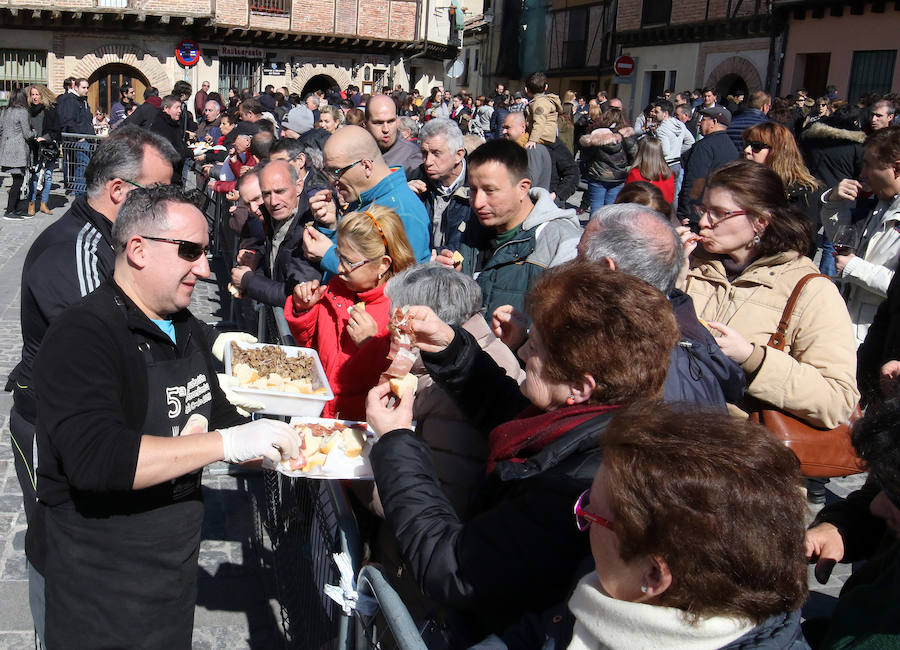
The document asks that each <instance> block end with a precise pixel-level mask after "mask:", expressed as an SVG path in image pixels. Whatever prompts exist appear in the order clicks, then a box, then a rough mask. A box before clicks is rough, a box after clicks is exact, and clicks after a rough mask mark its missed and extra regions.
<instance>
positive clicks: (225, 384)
mask: <svg viewBox="0 0 900 650" xmlns="http://www.w3.org/2000/svg"><path fill="white" fill-rule="evenodd" d="M223 336H224V335H223ZM216 379H218V380H219V388H221V389H222V392H223V393H225V399H227V400H228V401H229V402H231V403H232V404H233V405H234V407H235V408H237V410H238V413H240V414H241V415H250V414H251V413H255V412H257V411H262V410H263V409H264V408H266V405H265V404H263V403H262V402H260V401H259V400H255V399H253V398H252V397H246V396H244V395H238V394H237V393H235V392H234V391H233V390H231V389H232V388H233V387H235V386H239V385H240V384H238V380H237V377H232V376H231V375H223V374H217V375H216Z"/></svg>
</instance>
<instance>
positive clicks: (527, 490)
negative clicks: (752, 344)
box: [370, 328, 612, 647]
mask: <svg viewBox="0 0 900 650" xmlns="http://www.w3.org/2000/svg"><path fill="white" fill-rule="evenodd" d="M454 329H455V332H456V336H455V338H454V340H453V342H452V343H451V344H450V346H448V347H447V349H445V350H444V351H443V352H441V353H438V354H427V353H422V360H423V361H424V362H425V365H426V367H427V369H428V371H429V374H430V375H431V376H432V378H433V379H434V380H435V382H437V383H438V384H440V385H441V387H442V388H444V389H445V390H447V392H448V393H449V394H450V395H451V396H452V398H453V399H454V401H456V402H457V404H459V406H460V407H461V408H462V411H463V412H464V413H465V414H466V415H468V416H469V418H470V420H471V421H472V422H473V424H475V426H476V427H477V428H478V429H479V430H481V431H482V432H483V433H484V434H485V435H487V434H488V432H489V431H490V430H491V429H493V428H494V427H495V426H496V425H498V424H501V423H503V422H506V421H508V420H510V419H512V418H513V417H515V416H516V415H518V414H519V413H521V411H522V409H523V408H524V407H525V406H527V405H528V404H529V403H528V400H527V399H525V397H524V396H522V394H521V392H520V391H519V388H518V384H517V383H516V382H515V380H513V379H511V378H509V377H507V376H506V374H505V373H504V371H503V370H502V369H501V368H499V367H498V366H497V364H496V363H495V362H494V361H493V359H491V358H490V356H489V355H488V354H486V353H485V352H483V351H482V350H481V349H480V348H479V346H478V344H477V342H476V341H475V339H474V338H472V336H471V335H470V334H469V333H468V332H465V331H464V330H462V329H461V328H454ZM611 417H612V414H611V413H608V414H603V415H601V416H599V417H597V418H594V419H592V420H590V421H589V422H587V423H585V424H584V425H579V426H576V427H574V428H573V429H572V430H570V431H569V432H568V433H565V434H563V435H562V436H560V437H559V438H557V439H556V440H554V441H553V442H551V443H550V444H548V445H547V446H545V447H544V448H543V449H542V450H540V451H539V452H538V453H536V454H534V455H533V456H531V457H530V458H528V459H527V461H526V462H523V463H520V462H512V461H501V462H499V463H498V464H497V466H496V468H495V470H494V471H493V472H492V473H491V474H490V475H489V476H488V478H487V481H486V483H485V485H484V486H483V488H482V490H481V491H480V498H479V501H478V502H476V503H475V504H474V505H473V508H472V510H471V511H470V513H471V515H470V518H469V519H468V520H467V521H465V522H464V521H461V520H460V519H459V517H458V516H457V514H456V512H455V511H454V509H453V507H452V505H451V504H450V502H449V500H448V499H447V497H446V496H445V495H444V492H443V490H442V489H441V486H440V483H439V482H438V480H437V478H436V477H437V473H436V472H435V470H434V466H433V465H432V462H431V457H430V451H429V448H428V445H427V444H426V443H425V442H424V441H423V440H421V439H420V438H418V437H416V436H415V435H414V434H413V433H412V432H411V431H408V430H404V429H398V430H395V431H391V432H389V433H387V434H386V435H384V436H382V437H381V439H380V440H379V441H378V442H377V444H376V445H375V446H374V448H373V450H372V454H371V457H370V458H371V461H372V467H373V469H374V473H375V482H376V484H377V486H378V493H379V495H380V497H381V502H382V505H383V506H384V513H385V519H386V521H387V523H388V525H389V526H390V528H391V531H392V532H393V533H394V535H395V536H396V537H397V539H398V541H399V543H400V548H401V550H402V552H403V556H404V558H405V560H406V562H407V564H408V565H409V566H410V567H411V569H412V574H413V576H414V577H415V579H416V581H417V582H418V584H419V586H420V587H421V588H422V590H423V591H424V593H425V594H426V595H427V596H428V597H429V598H431V599H433V600H435V601H437V602H438V603H440V604H442V605H444V606H446V607H449V608H452V609H453V610H455V611H454V612H453V616H448V619H452V620H454V621H455V625H456V629H454V630H452V631H451V636H452V637H453V638H454V641H453V643H452V645H453V646H454V647H463V645H462V644H463V643H471V642H474V641H477V640H478V639H479V638H482V637H483V636H484V635H485V634H487V633H489V632H500V631H502V630H503V629H504V628H505V627H506V626H507V625H509V624H511V623H512V622H514V621H516V620H518V618H519V617H520V616H521V615H522V614H523V613H525V612H528V611H537V612H540V611H542V610H543V609H545V608H547V607H550V606H552V605H553V604H555V603H557V602H559V601H562V600H563V598H564V597H565V596H566V594H567V592H568V590H569V588H570V585H571V584H572V582H573V581H574V579H575V573H576V569H577V567H578V565H579V564H580V563H581V561H582V560H583V559H584V558H585V557H586V556H587V555H588V554H589V553H590V547H589V542H588V537H587V535H585V534H584V533H581V532H579V531H578V529H577V528H576V526H575V522H574V520H573V517H572V506H573V504H574V503H575V501H576V499H577V498H578V495H579V494H581V493H582V492H583V491H584V490H586V489H588V488H589V487H590V485H591V482H592V481H593V478H594V475H595V474H596V472H597V468H598V467H599V465H600V461H601V458H600V452H599V450H598V449H597V441H598V439H599V437H600V436H602V435H603V432H604V431H605V429H606V425H607V423H608V421H609V419H610V418H611Z"/></svg>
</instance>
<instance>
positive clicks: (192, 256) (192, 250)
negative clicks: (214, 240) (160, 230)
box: [141, 235, 209, 262]
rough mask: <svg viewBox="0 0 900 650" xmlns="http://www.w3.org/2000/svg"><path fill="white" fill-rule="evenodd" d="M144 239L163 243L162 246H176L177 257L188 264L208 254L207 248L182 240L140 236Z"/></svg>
mask: <svg viewBox="0 0 900 650" xmlns="http://www.w3.org/2000/svg"><path fill="white" fill-rule="evenodd" d="M141 237H143V238H144V239H149V240H150V241H158V242H163V243H164V244H178V257H180V258H181V259H183V260H187V261H188V262H196V261H197V260H199V259H200V256H201V255H206V254H207V253H209V246H202V245H201V244H198V243H197V242H193V241H185V240H184V239H168V238H166V237H149V236H147V235H141Z"/></svg>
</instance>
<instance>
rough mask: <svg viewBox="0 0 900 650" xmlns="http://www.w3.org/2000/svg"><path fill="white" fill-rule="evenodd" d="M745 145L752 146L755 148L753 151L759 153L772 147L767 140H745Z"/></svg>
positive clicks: (751, 147)
mask: <svg viewBox="0 0 900 650" xmlns="http://www.w3.org/2000/svg"><path fill="white" fill-rule="evenodd" d="M744 146H745V147H750V149H751V150H753V153H759V152H760V151H762V150H763V149H771V147H770V146H769V145H767V144H766V143H765V142H760V141H759V140H751V141H750V142H747V141H744Z"/></svg>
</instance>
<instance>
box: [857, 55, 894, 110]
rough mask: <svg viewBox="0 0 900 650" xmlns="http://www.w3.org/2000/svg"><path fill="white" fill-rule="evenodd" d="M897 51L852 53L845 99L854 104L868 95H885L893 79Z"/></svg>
mask: <svg viewBox="0 0 900 650" xmlns="http://www.w3.org/2000/svg"><path fill="white" fill-rule="evenodd" d="M896 60H897V50H862V51H858V52H854V53H853V63H852V65H851V67H850V86H849V88H848V90H847V99H848V100H849V101H851V102H855V101H856V100H857V99H859V98H860V97H862V96H863V95H866V94H868V93H887V92H890V90H891V82H892V81H893V79H894V62H895V61H896Z"/></svg>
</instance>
